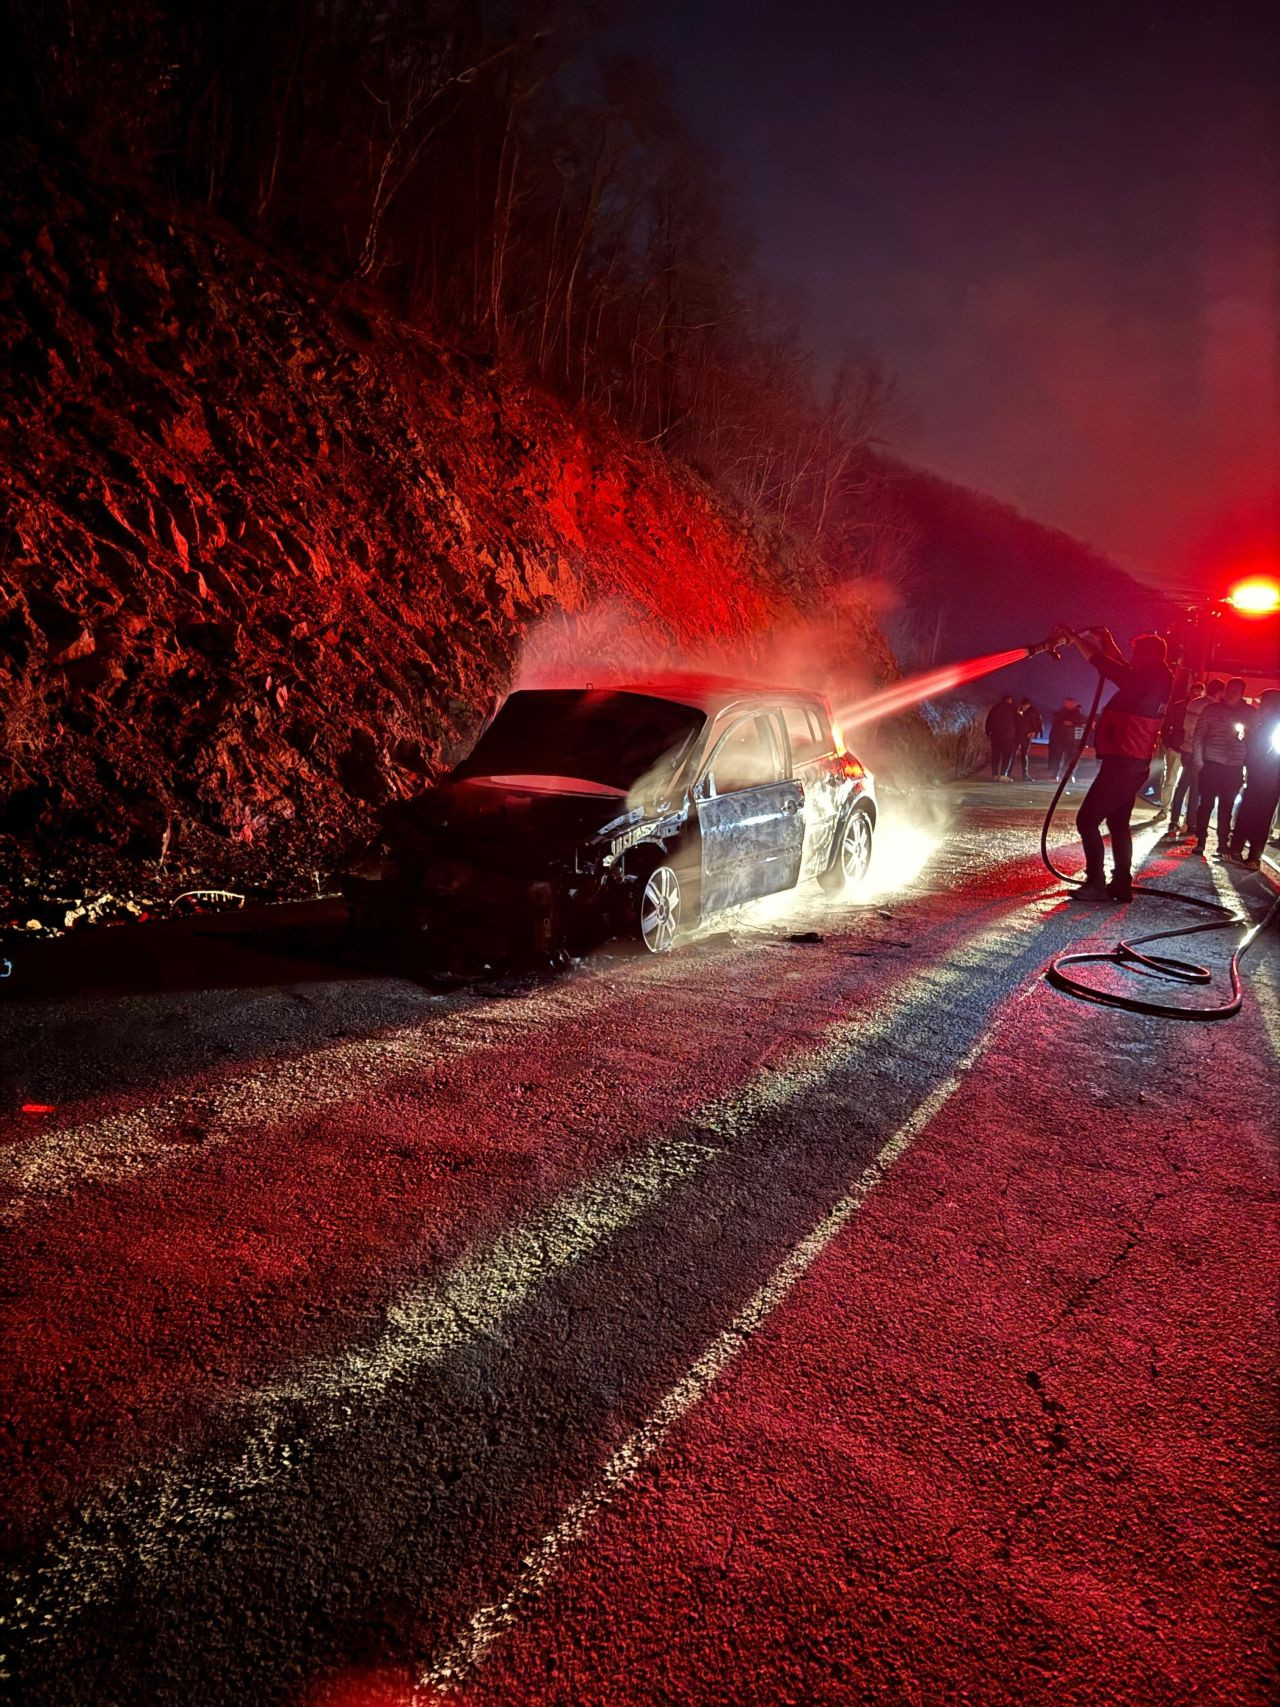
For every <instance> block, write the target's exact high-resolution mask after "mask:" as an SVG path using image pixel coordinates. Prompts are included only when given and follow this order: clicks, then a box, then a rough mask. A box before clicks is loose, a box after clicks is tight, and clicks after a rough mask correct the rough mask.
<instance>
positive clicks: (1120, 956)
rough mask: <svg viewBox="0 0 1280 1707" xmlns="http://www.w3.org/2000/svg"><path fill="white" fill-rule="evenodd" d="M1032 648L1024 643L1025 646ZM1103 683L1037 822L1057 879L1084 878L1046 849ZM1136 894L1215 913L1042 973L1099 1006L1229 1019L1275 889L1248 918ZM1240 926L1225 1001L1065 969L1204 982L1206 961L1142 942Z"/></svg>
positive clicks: (1064, 958) (1170, 897) (1216, 905)
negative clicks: (1148, 989) (1176, 995)
mask: <svg viewBox="0 0 1280 1707" xmlns="http://www.w3.org/2000/svg"><path fill="white" fill-rule="evenodd" d="M1030 650H1032V649H1031V648H1028V651H1030ZM1034 650H1036V651H1045V652H1049V651H1053V652H1054V655H1055V656H1056V655H1057V653H1056V650H1055V647H1054V645H1053V643H1052V642H1050V641H1045V642H1043V643H1042V644H1041V645H1039V646H1037V647H1036V648H1035V649H1034ZM1105 685H1106V677H1105V675H1104V674H1103V673H1102V671H1101V670H1099V671H1098V685H1097V688H1096V689H1095V690H1094V695H1093V704H1092V705H1091V706H1090V708H1089V714H1088V716H1087V717H1086V718H1085V721H1084V725H1083V727H1082V729H1081V732H1080V737H1079V739H1078V740H1077V742H1076V745H1075V750H1074V752H1073V753H1072V755H1071V758H1070V762H1069V763H1068V764H1067V765H1066V766H1065V768H1064V769H1063V772H1062V776H1061V778H1060V779H1059V782H1058V786H1057V788H1056V789H1055V790H1054V795H1053V799H1052V800H1051V801H1050V802H1049V809H1048V811H1047V812H1046V813H1045V815H1044V823H1043V824H1042V825H1041V827H1040V858H1041V859H1042V860H1043V861H1044V864H1045V867H1046V868H1047V870H1049V871H1050V872H1051V873H1052V874H1053V876H1054V877H1056V878H1058V879H1059V880H1060V881H1061V882H1063V883H1067V884H1070V885H1072V886H1075V885H1076V884H1079V883H1081V882H1082V881H1083V878H1082V877H1081V876H1080V875H1079V874H1076V875H1074V876H1073V875H1072V874H1071V873H1070V872H1066V871H1063V870H1061V869H1060V867H1058V866H1057V865H1055V864H1054V862H1053V855H1052V854H1051V853H1050V852H1049V831H1050V827H1051V825H1052V823H1053V815H1054V813H1055V812H1056V811H1057V809H1058V802H1059V801H1060V800H1061V799H1062V795H1063V792H1064V790H1065V789H1066V786H1067V783H1068V782H1069V781H1070V779H1071V775H1072V773H1073V771H1074V770H1075V767H1076V764H1077V763H1078V762H1079V758H1080V754H1081V752H1082V751H1083V750H1084V744H1085V736H1086V734H1087V733H1088V731H1089V729H1090V728H1091V727H1092V725H1093V723H1094V721H1095V719H1096V718H1097V715H1098V707H1099V705H1100V703H1101V700H1102V690H1103V688H1104V687H1105ZM1133 893H1134V894H1135V895H1154V896H1158V897H1159V898H1160V899H1161V900H1163V901H1181V902H1182V904H1183V905H1184V906H1187V907H1199V908H1201V909H1202V910H1204V911H1205V912H1209V913H1212V914H1213V915H1214V917H1213V918H1211V919H1206V920H1205V921H1204V923H1202V924H1198V925H1180V926H1179V927H1178V928H1177V929H1176V930H1167V931H1148V932H1147V933H1146V934H1145V935H1143V936H1135V937H1127V938H1124V939H1122V940H1121V941H1120V942H1117V943H1116V945H1115V947H1114V948H1110V949H1106V950H1100V951H1096V952H1093V953H1083V954H1060V955H1058V956H1057V957H1056V958H1055V959H1053V960H1051V961H1050V962H1049V966H1048V969H1047V970H1046V972H1045V977H1046V978H1047V979H1048V980H1049V982H1050V983H1051V984H1052V985H1054V987H1055V988H1056V989H1059V990H1065V991H1066V992H1067V993H1068V994H1069V995H1072V996H1078V997H1080V998H1081V999H1082V1000H1083V1001H1087V1002H1097V1003H1099V1004H1101V1005H1102V1006H1103V1007H1108V1008H1124V1009H1127V1010H1128V1012H1130V1013H1136V1014H1155V1015H1156V1016H1157V1017H1158V1018H1160V1019H1200V1020H1214V1019H1230V1018H1231V1017H1232V1016H1233V1015H1234V1014H1238V1013H1239V1012H1240V1009H1241V1006H1242V1005H1243V1002H1244V991H1243V988H1242V985H1241V981H1240V962H1241V961H1242V960H1243V959H1244V957H1245V955H1246V954H1247V953H1248V952H1249V950H1250V949H1251V948H1252V947H1253V945H1254V943H1255V942H1256V941H1257V940H1258V938H1259V936H1261V934H1262V932H1263V931H1264V930H1266V928H1267V926H1268V925H1269V924H1271V923H1272V921H1273V920H1274V919H1275V918H1276V917H1277V913H1278V912H1280V892H1277V894H1276V895H1275V896H1274V897H1273V899H1272V902H1271V905H1270V907H1268V909H1267V911H1266V912H1265V913H1264V914H1263V916H1262V917H1261V919H1259V920H1257V921H1256V922H1255V921H1252V920H1250V919H1249V918H1248V917H1247V916H1246V915H1245V914H1243V913H1241V912H1237V911H1236V909H1235V908H1234V907H1228V906H1226V905H1225V904H1224V903H1223V902H1221V901H1210V900H1208V899H1206V898H1205V897H1204V896H1201V895H1186V894H1184V893H1183V892H1182V891H1181V890H1178V889H1159V888H1157V887H1156V886H1155V885H1154V884H1146V883H1144V884H1138V883H1135V884H1134V885H1133ZM1239 929H1245V930H1246V932H1247V934H1246V935H1245V937H1244V939H1243V941H1241V942H1240V943H1239V944H1238V945H1237V946H1236V949H1235V951H1234V953H1233V954H1232V956H1231V961H1230V965H1229V967H1228V977H1229V980H1230V985H1231V994H1230V996H1229V997H1228V999H1227V1000H1226V1001H1225V1002H1220V1003H1218V1004H1217V1005H1216V1006H1213V1007H1191V1008H1187V1007H1177V1006H1175V1005H1174V1004H1173V1003H1171V1002H1157V1001H1148V1000H1146V999H1145V998H1143V997H1141V996H1131V995H1125V994H1123V993H1122V992H1120V991H1118V990H1104V989H1099V988H1098V986H1097V985H1095V984H1088V983H1086V982H1084V980H1083V979H1080V978H1077V977H1075V976H1074V975H1073V974H1072V973H1070V972H1068V971H1066V968H1067V967H1068V966H1088V965H1109V966H1119V967H1123V968H1125V969H1126V970H1127V971H1137V972H1139V973H1145V974H1147V975H1148V976H1150V977H1155V978H1168V979H1171V980H1172V981H1173V982H1175V983H1179V984H1208V983H1211V982H1212V980H1213V971H1212V969H1211V968H1210V967H1207V966H1198V965H1197V964H1196V963H1195V962H1194V961H1191V960H1179V959H1176V958H1175V957H1174V956H1173V955H1169V954H1149V953H1144V952H1143V945H1145V944H1147V943H1153V942H1170V941H1172V940H1173V939H1174V938H1176V937H1184V936H1199V935H1201V934H1203V933H1205V932H1208V931H1224V930H1239Z"/></svg>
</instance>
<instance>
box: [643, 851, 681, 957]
mask: <svg viewBox="0 0 1280 1707" xmlns="http://www.w3.org/2000/svg"><path fill="white" fill-rule="evenodd" d="M679 928H680V880H679V878H678V877H677V876H676V874H675V872H674V871H672V869H671V867H670V866H669V865H660V866H659V867H658V868H657V870H656V871H654V872H652V873H650V876H649V881H648V882H647V883H646V884H645V886H644V897H643V899H642V900H641V903H640V934H641V936H643V938H644V941H645V947H646V948H648V949H650V950H651V952H652V953H654V954H665V953H666V951H667V950H668V949H669V948H670V947H671V945H672V943H673V942H674V941H675V940H676V932H677V930H678V929H679Z"/></svg>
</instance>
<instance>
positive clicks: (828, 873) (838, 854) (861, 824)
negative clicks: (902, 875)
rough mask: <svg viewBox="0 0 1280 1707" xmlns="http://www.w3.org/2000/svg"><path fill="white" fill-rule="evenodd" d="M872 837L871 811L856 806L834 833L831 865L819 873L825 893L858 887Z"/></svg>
mask: <svg viewBox="0 0 1280 1707" xmlns="http://www.w3.org/2000/svg"><path fill="white" fill-rule="evenodd" d="M873 839H874V829H873V827H872V823H871V814H870V813H869V812H864V811H863V810H862V808H861V807H858V806H855V807H854V809H853V811H852V812H850V814H849V816H848V817H847V818H846V819H845V821H844V823H843V824H842V825H841V826H840V828H839V830H838V831H837V833H836V845H835V849H834V851H833V852H832V855H831V864H830V865H829V866H828V867H827V869H826V870H825V871H823V872H820V873H819V876H818V882H819V883H820V884H821V885H822V887H823V888H824V889H825V890H826V892H827V894H828V895H845V894H851V893H852V892H853V891H854V890H856V889H857V888H858V887H859V885H860V884H861V883H862V881H863V879H864V878H865V877H866V875H867V867H868V866H869V865H870V864H871V848H872V842H873Z"/></svg>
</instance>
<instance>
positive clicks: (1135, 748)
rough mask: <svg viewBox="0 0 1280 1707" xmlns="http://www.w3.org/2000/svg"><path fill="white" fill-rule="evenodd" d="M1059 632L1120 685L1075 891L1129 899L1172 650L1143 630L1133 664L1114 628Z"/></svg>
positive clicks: (1099, 749)
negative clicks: (1140, 805)
mask: <svg viewBox="0 0 1280 1707" xmlns="http://www.w3.org/2000/svg"><path fill="white" fill-rule="evenodd" d="M1059 637H1060V638H1061V639H1062V640H1067V641H1071V642H1072V643H1073V644H1074V645H1076V646H1078V647H1079V648H1080V650H1081V652H1083V653H1084V655H1085V657H1086V658H1087V659H1088V660H1089V662H1090V663H1091V664H1092V665H1093V666H1094V667H1095V669H1098V670H1100V671H1101V672H1102V674H1103V675H1104V676H1105V677H1106V678H1107V680H1108V681H1111V682H1114V683H1115V684H1116V687H1117V688H1118V690H1119V691H1118V692H1117V693H1114V694H1112V696H1111V698H1110V699H1109V700H1108V701H1107V703H1106V705H1105V706H1104V707H1103V710H1102V715H1101V716H1100V717H1099V719H1098V728H1097V732H1096V734H1095V736H1094V742H1093V745H1094V750H1095V752H1096V753H1097V755H1098V774H1097V776H1096V777H1095V778H1094V779H1093V783H1092V785H1091V786H1090V789H1089V792H1088V793H1087V794H1086V795H1085V797H1084V799H1083V800H1082V801H1081V802H1080V810H1079V812H1077V813H1076V828H1077V829H1078V830H1079V832H1080V841H1081V844H1082V845H1083V847H1084V859H1085V880H1084V883H1083V884H1082V885H1081V886H1080V888H1079V889H1077V890H1076V896H1077V899H1079V900H1081V901H1129V900H1131V899H1132V898H1133V877H1132V869H1131V868H1132V865H1133V836H1132V833H1131V832H1130V829H1129V819H1130V816H1131V814H1132V812H1133V804H1134V801H1135V800H1136V799H1137V797H1138V790H1139V789H1140V788H1141V787H1142V786H1143V784H1144V783H1145V782H1146V779H1147V776H1148V774H1149V772H1150V770H1151V761H1152V759H1153V758H1154V757H1155V752H1156V748H1157V746H1158V745H1159V743H1160V731H1161V728H1162V727H1163V724H1164V713H1165V707H1166V706H1167V705H1168V703H1169V694H1170V691H1171V689H1172V687H1173V672H1172V671H1171V670H1170V668H1169V662H1168V649H1167V648H1166V646H1165V643H1164V641H1163V640H1162V639H1161V637H1160V636H1159V635H1158V634H1140V635H1139V636H1138V637H1137V639H1136V640H1135V641H1134V643H1133V657H1132V659H1131V660H1129V661H1128V662H1126V660H1125V657H1124V654H1123V653H1122V652H1121V650H1120V648H1119V647H1118V646H1117V645H1116V643H1115V641H1114V639H1113V638H1112V636H1111V631H1110V630H1109V629H1106V628H1095V629H1091V630H1090V631H1089V632H1088V633H1087V634H1076V633H1075V632H1074V631H1073V630H1072V629H1062V630H1060V631H1059ZM1104 823H1105V824H1106V826H1107V829H1108V830H1109V831H1110V833H1111V861H1112V865H1113V867H1114V869H1113V871H1112V874H1111V882H1110V883H1108V882H1107V880H1106V870H1105V868H1104V865H1103V847H1102V828H1101V827H1102V825H1103V824H1104Z"/></svg>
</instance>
